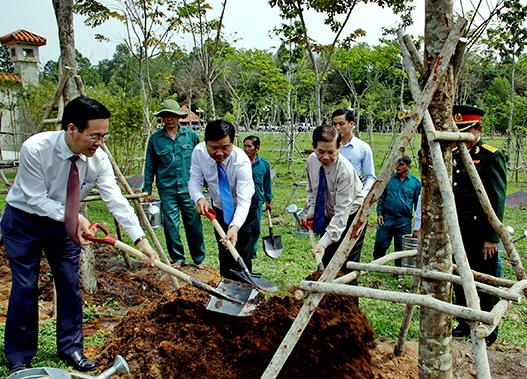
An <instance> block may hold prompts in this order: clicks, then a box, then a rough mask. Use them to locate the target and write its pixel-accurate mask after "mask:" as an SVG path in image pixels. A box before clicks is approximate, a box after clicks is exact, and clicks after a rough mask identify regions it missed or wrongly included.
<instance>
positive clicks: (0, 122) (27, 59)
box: [0, 29, 46, 160]
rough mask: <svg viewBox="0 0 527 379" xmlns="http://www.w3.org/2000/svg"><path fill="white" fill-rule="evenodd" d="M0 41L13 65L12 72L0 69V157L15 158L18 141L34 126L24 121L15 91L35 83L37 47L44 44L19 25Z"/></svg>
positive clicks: (44, 41)
mask: <svg viewBox="0 0 527 379" xmlns="http://www.w3.org/2000/svg"><path fill="white" fill-rule="evenodd" d="M0 43H2V45H4V46H7V48H8V50H9V58H10V59H11V62H13V65H14V66H15V73H14V74H12V73H5V72H0V103H1V104H2V106H3V107H2V108H1V109H0V132H1V134H0V137H1V138H0V152H1V156H0V159H2V160H5V159H9V160H12V159H17V158H18V151H19V148H20V146H21V145H22V142H23V141H24V140H25V139H26V138H27V136H29V135H30V131H31V130H32V127H34V126H35V125H27V124H26V122H25V120H27V117H24V115H25V113H26V112H25V110H24V109H23V105H21V102H20V101H19V94H20V89H21V87H22V86H24V87H26V86H28V85H34V86H36V85H38V64H39V63H40V55H39V51H38V48H39V47H40V46H44V45H45V44H46V39H45V38H44V37H41V36H39V35H36V34H34V33H31V32H28V31H27V30H22V29H20V30H17V31H15V32H12V33H9V34H6V35H3V36H1V37H0Z"/></svg>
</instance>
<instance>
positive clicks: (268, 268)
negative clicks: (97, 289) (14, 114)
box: [0, 133, 527, 378]
mask: <svg viewBox="0 0 527 379" xmlns="http://www.w3.org/2000/svg"><path fill="white" fill-rule="evenodd" d="M248 134H249V133H244V134H242V135H241V136H240V138H239V143H238V145H241V144H242V141H243V138H244V137H245V136H247V135H248ZM259 136H260V138H261V141H262V147H261V150H260V154H261V156H263V157H264V158H266V159H268V160H269V161H270V163H271V166H272V169H274V170H276V176H275V178H274V179H273V194H274V200H273V233H274V235H277V236H281V237H282V241H283V245H284V250H283V253H282V255H281V256H280V257H279V258H277V259H270V258H269V257H267V256H266V255H265V254H264V252H263V250H262V248H261V247H260V249H259V251H258V259H257V260H256V261H254V265H253V270H254V272H257V273H261V274H263V276H264V277H265V278H267V279H269V280H271V281H272V282H274V283H276V284H277V285H278V288H279V290H278V293H277V294H278V295H284V294H288V293H290V290H291V288H292V287H294V286H295V285H297V284H298V283H299V282H300V281H301V280H303V279H304V278H305V277H306V276H308V275H309V274H310V273H312V272H313V271H315V270H316V263H315V261H314V259H313V258H312V257H311V254H310V242H309V238H308V237H307V236H298V235H296V234H295V223H294V221H293V217H292V216H291V215H290V214H288V213H287V212H286V211H285V208H286V206H287V205H289V204H296V205H297V206H299V207H301V206H302V205H303V204H304V201H305V196H306V195H305V189H304V187H303V186H300V187H298V188H297V189H296V191H295V193H294V195H293V196H292V197H291V195H292V191H293V188H294V186H293V183H294V182H298V181H305V176H304V177H303V178H301V174H302V172H303V168H304V162H305V158H307V155H305V154H299V153H295V156H294V158H295V159H294V164H292V165H291V166H290V167H287V166H286V164H285V160H284V158H285V153H284V152H283V150H284V149H285V142H284V141H283V139H284V138H283V135H282V134H259ZM363 138H365V139H366V136H363ZM366 140H367V139H366ZM369 142H370V145H371V146H372V149H373V151H374V155H375V162H376V171H377V172H379V170H380V169H381V167H382V165H383V163H384V160H385V158H386V156H387V155H388V153H389V152H390V149H391V146H392V144H393V137H392V136H391V135H373V140H372V141H369ZM489 142H490V143H491V144H493V145H495V146H497V147H501V146H502V141H501V140H491V141H489ZM419 143H420V137H414V139H413V140H412V143H411V144H410V147H409V150H408V153H409V155H411V156H412V157H414V165H413V167H412V173H414V174H415V175H418V172H417V162H416V161H415V158H416V156H417V150H418V149H419ZM310 147H311V142H310V135H308V134H300V135H299V136H298V138H297V144H296V149H295V150H296V151H304V150H307V149H310ZM11 178H12V175H11ZM522 180H523V182H522V183H518V184H516V183H510V184H509V186H508V193H512V192H515V191H519V190H523V191H525V190H526V187H527V185H526V182H525V178H522ZM290 197H291V200H290V201H289V203H288V200H289V198H290ZM4 199H5V196H1V197H0V205H2V206H3V203H4ZM89 207H90V220H91V221H97V222H99V223H101V224H103V225H105V226H106V227H108V229H109V230H110V231H111V233H113V234H114V233H115V227H114V223H113V219H112V218H111V216H110V214H109V212H108V211H107V209H106V207H105V205H104V204H103V203H102V202H92V203H90V205H89ZM525 219H526V217H525V210H522V209H518V208H509V207H507V208H506V211H505V220H504V223H505V225H511V226H512V227H514V229H515V230H516V233H515V236H519V235H520V234H521V233H523V230H524V229H525V228H527V225H526V223H525ZM202 220H203V229H204V236H205V245H206V249H207V256H206V259H205V262H206V264H207V265H209V266H212V267H215V268H219V264H218V258H217V245H216V240H215V237H214V231H213V227H212V225H211V223H210V221H208V219H206V218H203V219H202ZM375 223H376V214H375V212H373V213H372V215H371V217H370V223H369V225H370V227H369V229H368V232H367V234H366V238H365V241H364V246H363V250H362V261H363V262H371V261H372V260H373V258H372V251H373V244H374V239H375V227H374V226H375ZM156 235H157V236H158V238H159V240H160V241H161V244H162V245H163V246H164V236H163V230H162V229H161V230H158V231H156ZM267 235H268V224H267V221H266V218H265V217H264V218H263V221H262V236H267ZM183 239H185V237H184V233H183ZM125 243H129V244H131V243H132V241H130V239H129V238H128V236H126V235H125ZM184 245H185V246H186V241H184ZM516 248H517V250H518V252H519V253H520V255H521V257H522V261H523V263H524V265H525V264H527V239H523V240H522V241H520V242H518V243H517V244H516ZM392 250H393V248H392ZM502 258H504V259H503V265H504V277H506V278H509V279H515V277H514V273H513V270H512V267H511V265H510V262H509V261H508V260H507V259H505V256H503V255H502ZM187 259H189V256H188V253H187ZM359 284H360V285H362V286H367V287H372V288H382V289H386V290H390V291H401V289H397V286H398V284H399V283H398V282H397V281H396V280H395V279H393V278H392V276H391V275H387V274H375V273H372V274H368V275H365V276H363V277H361V278H360V279H359ZM410 284H411V279H410V278H406V283H405V289H406V290H408V289H409V288H410ZM360 306H361V309H362V311H363V312H365V314H366V315H367V316H368V318H369V320H370V322H371V324H372V326H373V329H374V330H375V332H376V334H377V336H378V337H386V338H389V339H395V338H397V336H398V334H399V328H400V326H401V322H402V317H403V314H404V309H405V305H404V304H396V303H390V302H385V301H379V300H372V299H361V300H360ZM90 312H94V310H92V309H89V308H86V309H85V317H90ZM526 319H527V305H525V302H524V303H522V304H512V306H511V307H510V309H509V311H508V313H507V316H506V317H505V318H504V320H503V321H502V322H501V324H500V342H504V343H508V344H511V345H513V346H517V347H521V348H527V323H526V322H525V320H526ZM4 327H5V326H4V325H0V344H1V345H3V328H4ZM418 335H419V313H418V310H416V312H415V313H414V316H413V319H412V323H411V325H410V329H409V334H408V336H409V338H417V337H418ZM104 338H105V335H97V336H96V337H95V339H96V342H97V343H98V344H101V343H103V342H102V341H103V340H104ZM39 341H40V342H39V343H40V347H39V352H38V354H37V357H36V358H35V360H34V363H35V364H36V365H39V366H45V365H49V366H53V367H64V366H63V364H62V362H60V361H58V360H57V359H56V350H55V341H54V325H53V323H45V324H44V325H43V326H42V327H41V328H40V337H39ZM86 342H87V343H90V342H89V341H86ZM5 364H6V362H5V357H3V355H2V356H0V366H5ZM2 370H3V371H2ZM4 374H6V370H5V367H0V378H2V377H4V376H2V375H4Z"/></svg>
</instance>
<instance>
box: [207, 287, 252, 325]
mask: <svg viewBox="0 0 527 379" xmlns="http://www.w3.org/2000/svg"><path fill="white" fill-rule="evenodd" d="M216 289H217V290H218V291H220V292H222V293H224V294H225V295H226V296H229V297H232V298H235V299H237V300H239V301H240V302H242V303H243V304H239V303H234V302H232V301H228V300H224V299H222V298H219V297H216V296H214V295H211V296H210V299H209V301H208V303H207V307H206V308H207V309H208V310H210V311H214V312H219V313H225V314H227V315H231V316H249V315H251V313H252V312H253V311H254V310H255V309H256V304H257V303H258V302H259V301H260V299H261V297H262V295H261V294H260V292H258V290H256V289H255V288H254V287H251V286H249V285H247V284H244V283H239V282H235V281H233V280H229V279H225V278H222V279H221V281H220V284H219V285H218V287H217V288H216Z"/></svg>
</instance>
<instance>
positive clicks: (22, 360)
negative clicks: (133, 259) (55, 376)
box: [1, 97, 157, 373]
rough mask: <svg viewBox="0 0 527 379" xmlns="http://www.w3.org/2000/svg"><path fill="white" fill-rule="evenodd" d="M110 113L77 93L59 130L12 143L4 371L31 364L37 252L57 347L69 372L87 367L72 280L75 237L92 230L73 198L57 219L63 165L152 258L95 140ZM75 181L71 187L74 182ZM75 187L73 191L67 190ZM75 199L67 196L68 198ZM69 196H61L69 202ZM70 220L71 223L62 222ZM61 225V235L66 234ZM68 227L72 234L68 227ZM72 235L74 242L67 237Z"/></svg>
mask: <svg viewBox="0 0 527 379" xmlns="http://www.w3.org/2000/svg"><path fill="white" fill-rule="evenodd" d="M109 118H110V112H109V111H108V109H107V108H106V107H105V106H104V105H102V104H100V103H99V102H97V101H96V100H93V99H90V98H87V97H78V98H76V99H73V100H72V101H70V102H69V103H68V104H67V105H66V107H65V108H64V115H63V117H62V129H63V130H62V131H58V132H44V133H38V134H36V135H34V136H32V137H30V138H28V139H27V140H26V141H25V142H24V144H23V145H22V148H21V149H20V164H19V168H18V173H17V175H16V177H15V181H14V183H13V186H12V187H11V189H10V190H9V193H8V194H7V197H6V203H7V205H6V208H5V210H4V214H3V217H2V222H1V226H2V238H3V242H4V244H5V248H6V252H7V257H8V259H9V265H10V268H11V274H12V287H11V296H10V298H9V307H8V311H7V318H6V330H5V339H4V351H5V354H6V357H7V360H8V364H9V369H10V371H11V373H13V372H17V371H21V370H24V369H26V368H29V367H31V359H32V358H33V357H34V356H35V354H36V351H37V340H38V298H37V295H38V274H39V270H40V259H41V255H42V251H44V254H45V255H46V258H47V260H48V263H49V266H50V268H51V272H52V274H53V278H54V281H55V286H56V290H57V307H58V308H57V350H58V354H59V357H60V358H61V359H62V360H64V361H66V362H67V363H68V364H69V365H70V366H73V368H74V369H75V370H77V371H92V370H95V369H96V368H97V365H96V364H95V362H93V361H91V360H90V359H88V358H86V356H84V354H83V331H82V298H81V293H80V285H79V280H78V270H79V257H80V252H81V247H80V244H88V243H89V242H88V241H86V240H84V239H83V238H82V233H83V232H84V233H87V234H91V235H93V232H91V231H90V230H89V226H90V222H89V221H88V220H87V219H86V218H84V216H82V215H77V213H75V212H77V210H78V201H77V202H76V205H75V206H74V207H72V208H70V209H72V210H73V215H72V217H70V220H72V222H71V223H69V225H68V226H66V223H65V217H66V214H70V215H71V213H72V212H67V207H66V203H67V198H72V197H73V198H76V196H77V195H78V194H79V191H78V188H79V187H76V186H73V190H72V192H71V193H70V192H68V191H69V190H68V189H67V187H68V183H69V181H70V176H71V177H73V175H71V174H70V169H71V168H73V166H74V165H77V167H78V173H77V174H76V175H75V176H76V177H77V178H76V183H78V184H77V185H79V186H80V199H83V198H84V197H86V196H87V195H88V193H89V192H90V190H91V189H92V188H93V187H94V186H96V185H97V187H98V189H99V191H100V194H101V197H102V199H103V200H104V202H105V203H106V205H107V206H108V208H109V209H110V211H111V213H112V214H113V216H114V217H115V218H116V219H117V221H118V222H119V224H120V225H121V226H122V227H123V228H124V230H125V231H126V232H127V233H128V235H129V236H130V238H131V239H132V241H135V244H136V245H137V247H138V248H139V250H141V251H142V252H143V253H145V254H146V255H148V257H149V259H144V260H143V263H149V264H150V265H151V266H153V265H154V260H155V259H157V254H156V252H155V251H154V250H153V249H152V247H151V246H150V244H149V243H148V240H147V239H146V238H145V236H144V234H143V230H142V228H141V226H140V224H139V220H138V219H137V216H136V215H135V213H134V211H133V208H132V207H131V206H130V204H129V203H128V201H127V200H126V199H125V198H124V197H123V196H122V194H121V191H120V189H119V187H118V186H117V183H116V182H115V177H114V172H113V169H112V166H111V163H110V160H109V159H108V156H107V154H106V153H105V152H104V151H102V150H100V149H99V147H100V146H101V145H102V144H103V143H104V141H105V140H106V139H107V138H108V136H109V134H108V125H109V121H108V119H109ZM75 187H76V189H75ZM72 193H75V196H72ZM73 203H75V202H73ZM69 204H70V202H68V206H69ZM70 226H71V227H70ZM67 230H68V231H69V234H68V233H67ZM75 232H76V234H75ZM75 241H76V242H75Z"/></svg>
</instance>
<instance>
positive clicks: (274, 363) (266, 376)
mask: <svg viewBox="0 0 527 379" xmlns="http://www.w3.org/2000/svg"><path fill="white" fill-rule="evenodd" d="M465 24H466V20H459V21H458V22H457V23H456V24H455V25H454V28H453V29H452V31H451V33H450V34H449V36H448V38H447V41H446V43H445V45H444V46H443V49H442V50H441V53H440V55H439V56H438V59H437V61H436V62H435V64H434V67H433V68H432V71H433V72H434V73H435V75H431V76H430V78H428V81H427V82H426V85H425V87H424V90H423V93H422V96H421V98H420V99H419V100H418V101H416V105H415V107H414V109H413V111H412V116H411V117H410V119H409V120H408V121H407V122H406V124H405V125H404V127H403V129H402V131H401V136H400V138H399V140H398V141H397V143H396V144H395V146H394V147H393V149H392V152H391V153H390V155H389V156H388V159H387V162H388V163H387V164H385V165H384V167H383V168H382V169H381V172H380V173H379V176H378V177H377V180H376V181H375V182H374V183H373V186H372V188H371V190H370V192H369V193H368V195H367V196H366V199H365V200H364V203H363V204H362V207H361V208H360V210H359V213H358V214H357V215H356V216H355V219H354V220H353V223H352V224H351V226H350V227H349V229H348V232H347V233H346V236H345V238H344V240H343V243H342V244H341V245H340V246H339V248H338V250H337V252H336V253H335V255H334V256H333V258H332V259H331V261H330V262H329V264H328V266H327V267H326V270H324V272H323V273H322V275H321V277H320V281H322V282H328V281H331V280H333V279H335V277H336V276H337V273H338V271H339V269H340V268H341V267H342V265H343V264H344V262H345V261H346V258H347V257H348V255H349V253H350V251H351V249H352V248H353V246H355V243H356V242H357V239H358V238H359V237H360V235H361V233H362V230H363V229H364V227H365V226H366V224H367V223H368V221H369V218H370V214H371V212H372V210H373V208H374V206H375V204H376V202H377V200H378V199H379V197H380V196H381V194H382V192H383V191H384V188H386V184H387V183H388V181H389V179H390V177H391V175H392V173H393V172H394V171H395V166H396V165H397V162H399V161H400V159H401V157H402V155H403V154H404V152H405V151H406V147H407V146H408V141H410V139H411V137H412V136H413V135H414V134H415V131H416V130H417V126H418V125H419V124H420V123H421V119H422V117H423V114H424V112H425V111H426V109H428V106H429V105H430V102H431V101H432V97H433V95H434V93H435V91H436V89H437V85H438V83H439V81H440V80H442V78H443V76H444V75H445V72H446V69H447V67H448V65H449V62H450V59H451V58H452V54H453V52H454V48H455V45H456V42H457V40H459V37H460V35H461V31H462V30H463V28H464V26H465ZM349 287H355V286H349ZM322 297H323V294H320V293H317V294H311V295H309V296H308V298H307V299H306V302H305V303H304V305H303V306H302V308H301V309H300V312H299V314H298V315H297V317H296V318H295V321H294V322H293V324H292V325H291V328H290V329H289V331H288V332H287V334H286V336H285V337H284V339H283V340H282V343H281V344H280V346H279V347H278V349H277V351H276V352H275V354H274V356H273V358H272V359H271V362H269V365H268V366H267V368H266V370H265V371H264V373H263V375H262V379H271V378H276V377H277V376H278V373H279V372H280V370H281V369H282V367H283V365H284V364H285V361H286V360H287V358H288V357H289V354H290V353H291V351H292V350H293V348H294V347H295V345H296V343H297V342H298V339H299V338H300V336H301V335H302V332H303V331H304V329H305V327H306V326H307V323H308V322H309V320H310V319H311V316H312V315H313V313H314V311H315V309H316V307H317V306H318V304H320V301H321V300H322Z"/></svg>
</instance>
